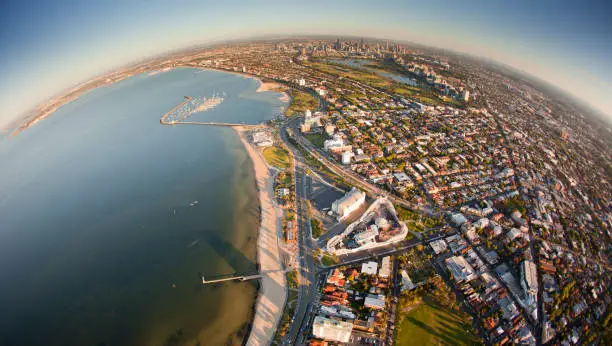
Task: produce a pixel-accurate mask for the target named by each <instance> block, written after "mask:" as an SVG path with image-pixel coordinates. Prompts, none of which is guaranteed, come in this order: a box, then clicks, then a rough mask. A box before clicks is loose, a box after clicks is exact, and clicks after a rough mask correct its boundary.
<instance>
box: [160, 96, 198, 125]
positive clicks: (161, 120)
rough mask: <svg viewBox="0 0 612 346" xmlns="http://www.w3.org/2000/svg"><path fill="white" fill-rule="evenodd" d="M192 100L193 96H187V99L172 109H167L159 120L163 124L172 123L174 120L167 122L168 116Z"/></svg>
mask: <svg viewBox="0 0 612 346" xmlns="http://www.w3.org/2000/svg"><path fill="white" fill-rule="evenodd" d="M189 101H191V96H185V100H184V101H183V102H181V103H179V104H178V105H176V106H174V108H172V109H171V110H169V111H167V112H166V113H165V114H164V115H163V116H162V117H161V119H159V122H160V123H161V124H163V125H171V124H172V123H173V122H167V121H166V118H167V117H168V116H169V115H170V114H172V113H173V112H174V111H175V110H177V109H179V108H180V107H182V106H183V105H185V103H187V102H189Z"/></svg>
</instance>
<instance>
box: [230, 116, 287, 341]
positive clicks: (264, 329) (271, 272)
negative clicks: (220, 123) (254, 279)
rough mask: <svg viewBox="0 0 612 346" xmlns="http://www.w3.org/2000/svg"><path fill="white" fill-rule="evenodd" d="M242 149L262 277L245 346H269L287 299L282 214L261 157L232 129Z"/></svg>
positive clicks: (271, 177)
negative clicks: (254, 198) (255, 210)
mask: <svg viewBox="0 0 612 346" xmlns="http://www.w3.org/2000/svg"><path fill="white" fill-rule="evenodd" d="M234 129H235V130H236V132H237V133H238V136H239V137H240V140H241V141H242V143H243V145H244V147H245V148H246V150H247V152H248V153H249V156H250V157H251V161H253V167H254V168H255V178H256V180H257V188H258V190H259V203H260V209H261V225H260V229H259V237H258V239H257V260H258V263H259V270H260V272H261V274H262V277H261V288H260V291H259V296H258V297H257V303H256V305H255V316H254V318H253V324H252V325H251V334H250V335H249V339H248V341H247V343H246V344H247V345H270V344H271V343H272V340H273V339H274V334H275V333H276V328H277V326H278V323H279V321H280V319H281V315H282V313H283V308H284V305H285V301H286V299H287V280H286V276H285V270H284V268H283V262H282V260H281V253H280V248H279V244H278V240H279V237H280V236H281V228H282V227H281V226H282V212H281V210H280V208H279V207H278V206H277V205H276V204H275V203H274V186H273V185H274V179H273V176H272V174H270V170H269V168H268V166H267V165H266V163H265V161H264V158H263V156H262V155H261V154H260V153H259V152H257V150H256V149H255V148H254V147H253V146H252V145H251V144H250V143H249V142H248V141H247V140H246V138H245V137H244V134H243V132H242V131H243V128H242V127H234Z"/></svg>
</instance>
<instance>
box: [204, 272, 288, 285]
mask: <svg viewBox="0 0 612 346" xmlns="http://www.w3.org/2000/svg"><path fill="white" fill-rule="evenodd" d="M292 270H294V268H287V269H283V270H272V271H267V272H263V273H258V274H251V275H233V276H229V277H226V278H220V279H212V280H206V279H205V278H204V275H202V285H206V284H214V283H219V282H225V281H235V280H237V281H248V280H255V279H261V278H262V277H264V276H265V275H266V274H269V273H275V272H281V273H287V272H290V271H292Z"/></svg>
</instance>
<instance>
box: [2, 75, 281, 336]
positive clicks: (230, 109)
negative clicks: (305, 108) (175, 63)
mask: <svg viewBox="0 0 612 346" xmlns="http://www.w3.org/2000/svg"><path fill="white" fill-rule="evenodd" d="M256 88H257V81H256V80H254V79H249V78H244V77H242V76H238V75H234V74H229V73H224V72H219V71H207V70H196V69H188V68H181V69H174V70H171V71H168V72H163V73H158V74H154V75H149V74H142V75H138V76H134V77H131V78H128V79H126V80H123V81H121V82H118V83H116V84H114V85H110V86H105V87H101V88H98V89H95V90H92V91H90V92H87V93H85V94H84V95H82V96H81V97H80V98H79V99H77V100H75V101H73V102H71V103H69V104H67V105H65V106H63V107H61V108H60V109H59V110H57V111H56V112H55V113H54V114H52V115H51V116H49V117H48V118H46V119H44V120H43V121H41V122H39V123H38V124H36V125H34V126H32V127H31V128H29V129H27V130H25V131H24V132H22V133H20V134H19V135H17V136H15V137H12V138H7V139H5V140H3V141H1V142H0V167H1V169H0V275H2V279H0V311H2V313H0V344H2V345H7V344H8V345H10V344H14V345H41V344H44V345H178V344H182V343H185V342H189V343H190V344H197V343H200V344H202V345H216V344H240V343H242V341H243V339H244V338H245V337H246V334H247V333H248V325H249V323H250V321H251V318H252V313H253V307H254V303H255V299H256V295H257V282H245V283H225V284H222V285H209V286H202V285H201V281H200V280H201V279H200V275H201V274H203V275H205V276H215V275H222V274H231V273H234V272H240V273H243V272H252V271H255V270H256V239H257V229H258V223H259V202H258V199H257V191H256V187H255V177H254V172H253V168H252V163H251V161H250V159H249V157H248V155H247V153H246V151H245V150H244V148H243V147H242V145H241V143H240V140H239V139H238V137H237V135H236V134H235V133H234V132H233V130H231V129H230V128H221V127H208V126H197V125H174V126H163V125H161V124H160V123H159V119H160V117H161V116H162V115H163V114H164V113H165V112H166V111H168V110H170V109H171V108H173V107H174V106H175V105H176V104H178V103H179V102H181V101H182V100H183V96H197V97H201V96H212V95H213V94H214V93H217V94H220V93H223V94H224V95H225V101H224V102H223V103H221V104H220V105H218V106H217V107H215V108H214V109H211V110H209V111H206V112H203V113H195V114H193V115H192V116H191V117H190V118H189V120H195V121H227V122H240V123H250V124H254V123H259V122H262V121H265V120H268V119H271V118H273V117H274V116H276V115H278V114H279V113H280V112H281V110H282V107H284V106H285V105H284V103H283V102H282V101H281V100H280V99H279V96H280V94H277V93H272V92H265V93H256V92H255V90H256Z"/></svg>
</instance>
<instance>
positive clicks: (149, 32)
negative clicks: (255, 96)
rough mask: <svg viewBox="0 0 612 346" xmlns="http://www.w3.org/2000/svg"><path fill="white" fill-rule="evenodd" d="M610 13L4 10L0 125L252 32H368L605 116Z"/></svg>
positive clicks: (318, 7) (195, 6)
mask: <svg viewBox="0 0 612 346" xmlns="http://www.w3.org/2000/svg"><path fill="white" fill-rule="evenodd" d="M610 12H611V11H610V6H608V5H606V4H601V3H592V4H590V5H589V6H585V5H584V4H579V5H578V4H569V3H567V2H560V3H559V2H550V1H543V2H538V4H530V3H526V2H521V3H520V4H519V3H516V2H514V3H512V4H505V3H501V2H500V3H495V4H489V3H484V2H480V1H478V2H473V3H460V4H456V3H453V2H447V1H440V2H436V3H435V4H431V5H422V4H416V3H403V2H395V1H389V2H385V3H384V4H378V5H376V6H375V7H372V6H368V5H366V4H363V3H356V4H355V3H348V2H342V1H341V2H335V3H333V4H325V3H320V2H316V1H315V2H309V3H308V4H296V5H293V6H283V5H282V3H280V2H274V1H263V2H258V3H257V4H251V3H248V2H241V1H238V2H232V3H223V4H220V3H195V2H183V3H182V4H180V5H170V4H164V3H162V2H158V1H133V2H130V3H125V4H124V3H120V2H114V1H111V2H105V3H93V4H92V3H87V4H81V3H78V2H73V1H61V2H56V3H54V4H52V5H51V4H36V6H33V4H32V2H27V1H26V2H19V3H18V4H17V3H11V4H8V7H7V10H6V11H4V13H3V15H2V17H3V18H2V22H1V23H2V24H0V25H1V26H2V30H0V37H1V38H2V41H3V42H4V43H3V45H2V52H1V53H2V54H1V55H0V56H1V57H0V74H2V75H3V76H4V78H3V79H2V83H1V84H0V95H2V96H0V114H2V115H0V129H4V128H5V127H6V126H7V125H8V124H10V123H11V122H14V121H15V120H17V119H19V118H20V117H21V116H23V115H24V113H25V112H27V111H28V110H31V109H32V108H34V107H35V106H36V105H37V104H38V103H40V102H41V101H43V100H45V99H48V98H49V97H52V96H54V95H57V94H58V93H60V92H61V91H62V90H65V89H67V88H69V87H71V86H73V85H75V84H78V83H80V82H83V81H86V80H88V79H90V78H93V77H94V76H96V75H99V74H101V73H103V72H105V71H108V70H112V69H114V68H117V67H119V66H122V65H126V64H128V63H130V62H133V61H137V60H143V59H147V58H149V57H153V56H156V55H159V54H163V53H165V52H168V51H172V50H177V49H182V48H187V47H190V46H194V45H200V44H207V43H212V42H217V41H224V40H231V39H246V38H249V37H255V36H264V35H277V36H288V35H337V36H366V37H377V38H383V39H391V40H397V41H410V42H414V43H417V44H424V45H427V46H432V47H438V48H444V49H451V50H454V51H458V52H461V53H468V54H470V55H475V56H481V57H485V58H489V59H493V60H495V61H499V62H501V63H503V64H507V65H510V66H512V67H514V68H517V69H519V70H522V71H524V72H526V73H528V74H531V75H534V76H535V77H538V78H540V79H542V80H544V81H547V82H549V83H551V84H552V85H554V86H556V87H558V88H560V89H562V90H564V91H567V92H569V93H570V94H571V95H573V96H575V97H577V98H578V99H580V100H583V101H585V102H586V103H587V104H588V105H590V106H592V107H593V108H595V109H597V110H599V111H601V112H603V113H605V114H606V115H607V118H608V120H610V119H612V101H611V100H610V99H609V98H608V97H607V94H608V93H609V92H610V91H611V90H612V84H611V83H610V77H611V76H612V73H611V72H612V71H611V68H610V67H609V66H608V64H607V61H608V60H609V59H610V57H612V54H611V53H612V44H611V42H612V39H610V35H611V32H612V30H610V25H609V23H608V22H607V21H606V17H608V16H609V14H610ZM355 23H359V25H355Z"/></svg>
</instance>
